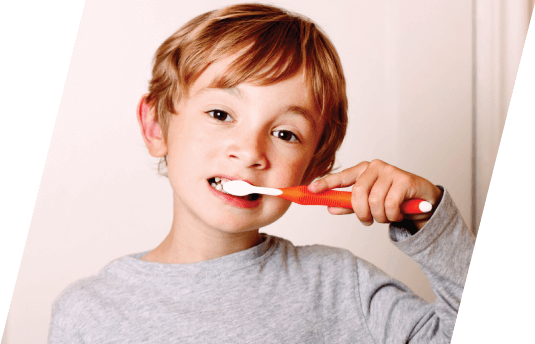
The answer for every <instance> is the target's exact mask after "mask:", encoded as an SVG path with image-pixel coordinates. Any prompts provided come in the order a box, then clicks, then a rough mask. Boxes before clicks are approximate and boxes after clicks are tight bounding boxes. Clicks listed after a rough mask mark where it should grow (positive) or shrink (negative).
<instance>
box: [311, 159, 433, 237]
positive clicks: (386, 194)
mask: <svg viewBox="0 0 535 344" xmlns="http://www.w3.org/2000/svg"><path fill="white" fill-rule="evenodd" d="M351 185H353V188H352V190H351V193H352V194H351V205H352V206H353V209H345V208H336V207H329V208H328V210H329V213H331V214H334V215H342V214H350V213H353V212H354V213H355V214H356V215H357V218H358V219H359V220H360V221H361V222H362V224H364V225H365V226H370V225H371V224H373V221H374V220H375V221H377V222H379V223H390V222H399V221H401V220H403V219H410V220H412V221H414V224H415V225H416V227H417V228H418V229H421V228H422V227H423V226H424V225H425V223H426V222H427V220H428V219H429V218H430V217H431V215H433V213H432V211H431V212H429V213H426V214H418V215H404V214H402V213H401V211H400V205H401V203H402V202H403V201H404V200H406V199H411V198H421V199H424V200H426V201H428V202H429V203H431V204H432V205H433V209H434V208H435V205H436V204H438V203H439V202H440V199H441V198H442V190H440V189H439V188H438V187H437V186H435V185H433V184H432V183H431V182H429V181H428V180H426V179H424V178H422V177H419V176H417V175H414V174H412V173H409V172H405V171H403V170H400V169H399V168H397V167H394V166H392V165H389V164H387V163H385V162H383V161H381V160H373V161H372V162H367V161H364V162H361V163H360V164H358V165H356V166H353V167H351V168H348V169H346V170H344V171H342V172H339V173H335V174H332V175H329V176H327V177H324V178H321V179H318V180H316V181H315V182H313V183H312V184H310V185H309V186H308V190H310V191H311V192H315V193H318V192H322V191H326V190H330V189H334V188H343V187H347V186H351Z"/></svg>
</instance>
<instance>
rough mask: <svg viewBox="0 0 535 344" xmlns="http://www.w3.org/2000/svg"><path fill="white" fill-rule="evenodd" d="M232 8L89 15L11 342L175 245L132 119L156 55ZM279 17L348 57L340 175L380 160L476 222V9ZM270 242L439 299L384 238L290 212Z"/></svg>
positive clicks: (357, 9) (92, 11) (45, 181)
mask: <svg viewBox="0 0 535 344" xmlns="http://www.w3.org/2000/svg"><path fill="white" fill-rule="evenodd" d="M225 4H227V2H223V1H211V2H198V3H195V4H194V5H193V4H188V3H184V2H163V1H162V2H158V3H157V5H156V3H148V2H137V1H128V2H126V1H125V2H122V3H121V2H114V3H112V4H110V3H106V4H104V3H103V2H98V1H95V2H87V3H86V5H85V8H84V13H83V16H82V22H81V24H80V30H79V32H78V37H77V42H76V45H75V49H74V52H73V56H72V60H71V65H70V69H69V74H68V77H67V81H66V85H65V91H64V94H63V98H62V103H61V106H60V111H59V114H58V117H57V121H56V126H55V129H54V135H53V138H52V142H51V145H50V150H49V154H48V158H47V162H46V165H45V170H44V173H43V178H42V182H41V187H40V190H39V195H38V199H37V204H36V208H35V211H34V218H33V220H32V225H31V228H30V231H29V234H28V240H27V244H26V248H25V253H24V256H23V260H22V264H21V268H20V272H19V277H18V280H17V286H16V289H15V293H14V296H13V301H12V305H11V309H10V313H9V320H8V325H7V327H6V336H5V338H4V339H5V342H11V343H18V342H43V341H44V340H45V338H46V332H47V329H48V319H49V317H50V305H51V303H52V300H53V299H54V298H55V297H56V296H57V295H58V294H59V292H60V291H61V290H63V289H64V288H65V287H66V286H67V285H68V284H70V283H72V282H73V281H75V280H77V279H79V278H82V277H85V276H88V275H91V274H94V273H96V272H98V270H99V269H100V268H101V267H102V266H104V265H105V264H106V263H108V262H109V261H111V260H112V259H114V258H117V257H119V256H122V255H124V254H129V253H133V252H139V251H144V250H148V249H151V248H153V247H154V246H156V245H157V244H158V243H159V242H160V241H161V240H162V239H163V237H164V236H165V235H166V234H167V232H168V229H169V225H170V222H171V217H170V215H171V193H170V188H169V186H168V183H167V180H166V179H165V178H161V177H158V176H157V174H156V171H155V166H156V162H157V161H155V160H154V159H152V158H151V157H150V156H149V155H148V153H147V152H146V149H145V147H144V145H143V142H142V140H141V137H140V135H139V131H138V128H137V123H136V121H135V113H134V111H135V106H136V104H137V101H138V99H139V97H140V96H141V94H143V93H144V92H145V91H146V89H147V82H148V80H149V78H150V68H151V59H152V54H153V53H154V51H155V50H156V48H157V47H158V46H159V44H161V42H162V41H163V40H164V39H165V38H167V37H168V36H169V35H170V34H171V33H173V32H174V31H176V29H177V28H178V27H179V26H181V25H182V24H183V23H185V22H186V21H187V20H189V19H190V18H192V17H193V16H195V15H197V14H200V13H203V12H205V11H207V10H211V9H214V8H218V7H221V6H223V5H225ZM272 4H274V5H278V6H281V7H284V8H287V9H290V10H294V11H296V12H299V13H302V14H304V15H306V16H308V17H310V18H312V19H313V20H314V21H315V22H316V23H318V24H319V25H320V26H321V27H322V28H323V29H324V30H325V31H326V32H327V34H328V35H329V36H330V37H331V39H332V40H333V42H334V44H335V46H336V47H337V49H338V51H339V53H340V55H341V58H342V63H343V66H344V70H345V74H346V77H347V79H348V95H349V101H350V110H349V115H350V127H349V131H348V136H347V138H346V141H345V143H344V146H343V147H342V150H341V151H340V154H339V160H338V161H339V163H338V165H340V166H341V167H342V168H347V167H350V166H353V165H354V164H356V163H358V162H360V161H362V160H371V159H374V158H380V159H383V160H385V161H387V162H389V163H392V164H394V165H396V166H398V167H401V168H403V169H406V170H409V171H411V172H413V173H416V174H419V175H422V176H424V177H426V178H428V179H429V180H431V181H432V182H434V183H436V184H441V185H445V186H446V187H447V188H448V190H449V191H450V192H451V194H452V195H453V197H454V199H455V201H456V203H457V205H458V206H459V208H460V209H461V211H462V213H463V216H464V217H465V219H467V222H469V221H470V219H471V215H470V205H471V203H472V199H471V183H472V168H471V166H472V153H471V152H472V129H473V127H472V123H473V118H472V96H473V95H472V36H471V34H470V33H471V32H472V7H471V6H472V5H471V4H469V3H466V2H465V1H449V2H447V6H446V2H443V3H442V2H436V3H432V4H427V3H426V2H423V1H407V2H403V6H401V3H400V2H392V1H389V2H386V1H376V2H373V3H371V2H370V3H368V2H367V3H364V2H356V3H353V2H349V1H340V2H338V4H336V5H335V2H333V3H332V6H328V8H325V7H324V5H323V4H320V3H317V4H315V3H311V2H305V1H302V2H299V1H291V2H283V1H280V2H272ZM452 23H455V25H451V24H452ZM488 168H490V169H491V168H492V165H490V166H489V167H488ZM263 231H264V232H267V233H271V234H274V235H279V236H283V237H285V238H288V239H290V240H292V241H293V242H294V243H295V244H311V243H321V244H327V245H333V246H338V247H344V248H348V249H350V250H351V251H353V252H354V253H355V254H356V255H358V256H361V257H363V258H365V259H367V260H369V261H371V262H372V263H374V264H375V265H377V266H379V267H380V268H382V269H383V270H385V271H386V272H388V273H389V274H391V275H393V276H394V277H396V278H399V279H400V280H401V281H403V282H405V283H406V284H407V285H409V287H411V288H412V289H413V290H414V291H415V292H417V293H418V294H420V295H422V296H423V297H425V298H427V299H429V300H430V299H432V298H433V296H432V294H431V292H430V290H429V287H428V285H427V282H426V280H425V277H424V276H423V275H422V274H421V272H420V271H419V269H418V268H417V267H416V266H415V264H414V263H412V262H411V261H410V260H408V259H407V258H406V257H404V256H403V255H402V254H401V253H400V252H398V251H397V250H396V249H394V248H393V246H392V245H391V244H390V243H389V242H388V240H387V236H386V226H384V225H374V226H373V227H371V228H365V227H362V226H360V225H359V224H358V221H356V219H355V218H354V217H353V216H342V217H333V216H331V215H329V214H328V213H327V212H326V210H325V209H322V208H321V207H301V206H292V208H291V209H290V211H289V212H288V214H286V215H285V216H284V217H283V218H282V219H281V220H279V221H277V222H276V223H275V224H273V225H272V226H270V227H268V228H265V229H264V230H263ZM29 309H31V311H30V312H28V310H29ZM28 328H31V329H32V331H31V332H30V331H25V329H28Z"/></svg>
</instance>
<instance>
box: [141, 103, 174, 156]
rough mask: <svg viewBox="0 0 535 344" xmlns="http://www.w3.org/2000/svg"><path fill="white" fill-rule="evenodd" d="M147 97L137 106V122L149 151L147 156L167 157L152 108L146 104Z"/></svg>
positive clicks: (165, 146) (165, 147)
mask: <svg viewBox="0 0 535 344" xmlns="http://www.w3.org/2000/svg"><path fill="white" fill-rule="evenodd" d="M147 95H148V94H144V95H143V96H142V97H141V100H140V101H139V104H138V105H137V111H136V113H137V116H136V117H137V122H138V123H139V128H140V129H141V136H143V141H145V145H146V146H147V148H148V149H149V154H150V155H152V156H153V157H162V156H165V155H167V145H166V144H165V142H164V141H163V138H162V132H161V130H160V125H159V124H158V121H157V120H156V112H155V111H154V107H152V106H150V105H149V104H147V102H146V98H147Z"/></svg>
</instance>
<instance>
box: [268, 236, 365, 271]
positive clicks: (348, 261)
mask: <svg viewBox="0 0 535 344" xmlns="http://www.w3.org/2000/svg"><path fill="white" fill-rule="evenodd" d="M277 240H278V241H279V249H278V251H279V254H281V255H282V256H283V257H284V259H285V260H287V261H288V262H289V263H296V264H298V265H299V266H300V267H302V268H304V269H321V270H323V271H324V272H329V271H330V272H333V271H340V270H341V269H346V270H347V269H349V270H352V269H354V268H355V266H356V262H357V261H358V260H360V259H359V258H357V257H356V256H355V255H354V254H353V253H352V252H351V251H349V250H347V249H343V248H338V247H331V246H326V245H317V244H315V245H304V246H299V245H294V244H293V243H291V242H290V241H289V240H286V239H282V238H277Z"/></svg>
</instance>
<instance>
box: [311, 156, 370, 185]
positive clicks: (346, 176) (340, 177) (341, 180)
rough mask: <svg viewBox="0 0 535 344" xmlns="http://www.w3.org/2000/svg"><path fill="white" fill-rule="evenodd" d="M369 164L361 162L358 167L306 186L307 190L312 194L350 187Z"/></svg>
mask: <svg viewBox="0 0 535 344" xmlns="http://www.w3.org/2000/svg"><path fill="white" fill-rule="evenodd" d="M368 165H369V162H367V161H363V162H361V163H359V164H358V165H355V166H353V167H350V168H348V169H345V170H343V171H342V172H339V173H335V174H331V175H328V176H326V177H323V178H321V179H318V180H316V181H315V182H313V183H312V184H310V185H309V186H308V190H309V191H311V192H314V193H318V192H322V191H325V190H331V189H335V188H343V187H346V186H351V185H353V184H354V183H355V180H357V178H359V176H360V175H361V174H362V173H363V172H364V171H365V170H366V169H367V167H368Z"/></svg>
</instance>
